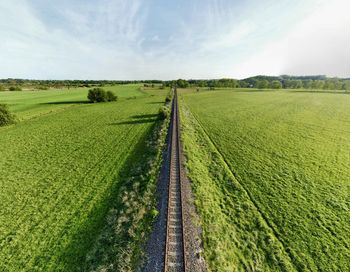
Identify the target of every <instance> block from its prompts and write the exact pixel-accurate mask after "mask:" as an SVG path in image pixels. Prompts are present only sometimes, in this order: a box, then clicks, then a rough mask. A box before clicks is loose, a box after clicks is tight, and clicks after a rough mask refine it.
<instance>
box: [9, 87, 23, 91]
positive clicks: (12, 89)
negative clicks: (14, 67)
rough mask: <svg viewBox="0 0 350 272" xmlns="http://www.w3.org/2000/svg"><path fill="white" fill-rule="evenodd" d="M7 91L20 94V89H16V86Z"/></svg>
mask: <svg viewBox="0 0 350 272" xmlns="http://www.w3.org/2000/svg"><path fill="white" fill-rule="evenodd" d="M9 91H11V92H20V91H22V88H21V87H18V86H11V87H10V88H9Z"/></svg>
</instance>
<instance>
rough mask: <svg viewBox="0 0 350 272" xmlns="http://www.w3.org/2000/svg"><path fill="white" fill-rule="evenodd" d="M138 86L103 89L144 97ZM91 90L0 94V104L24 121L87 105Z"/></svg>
mask: <svg viewBox="0 0 350 272" xmlns="http://www.w3.org/2000/svg"><path fill="white" fill-rule="evenodd" d="M140 87H141V85H140V84H127V85H116V86H107V87H104V89H105V90H106V91H112V92H113V93H114V94H115V95H117V96H118V97H119V98H127V97H138V96H142V95H145V93H143V92H142V91H140ZM89 89H91V88H71V89H67V88H65V89H50V90H47V91H42V90H40V91H22V92H18V91H15V92H9V91H7V92H0V101H1V103H6V104H8V105H9V107H10V109H11V111H12V112H13V113H15V114H16V115H17V116H18V118H19V119H21V120H24V119H28V118H32V117H35V116H38V115H42V114H45V113H50V112H52V111H57V110H61V109H63V108H66V107H70V106H73V105H76V104H84V103H88V99H87V94H88V90H89Z"/></svg>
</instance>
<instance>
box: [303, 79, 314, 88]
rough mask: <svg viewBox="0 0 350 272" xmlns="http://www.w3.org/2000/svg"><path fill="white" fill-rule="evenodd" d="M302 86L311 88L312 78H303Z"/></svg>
mask: <svg viewBox="0 0 350 272" xmlns="http://www.w3.org/2000/svg"><path fill="white" fill-rule="evenodd" d="M303 88H304V89H311V88H312V80H311V79H307V80H303Z"/></svg>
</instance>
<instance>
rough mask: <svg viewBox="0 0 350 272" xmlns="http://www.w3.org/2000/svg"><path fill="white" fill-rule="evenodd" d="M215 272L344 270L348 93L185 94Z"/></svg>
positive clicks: (349, 255)
mask: <svg viewBox="0 0 350 272" xmlns="http://www.w3.org/2000/svg"><path fill="white" fill-rule="evenodd" d="M181 97H182V98H181V103H180V104H181V105H182V106H181V117H182V121H183V124H182V125H183V141H184V149H185V153H186V157H187V167H188V170H189V176H190V178H191V179H192V181H193V190H194V194H195V196H196V205H197V208H198V211H199V213H200V215H201V220H202V221H201V224H202V225H203V242H204V254H205V257H206V260H207V262H208V264H209V266H210V268H211V270H212V271H233V270H238V271H349V270H350V219H349V218H350V217H349V215H350V213H349V212H350V167H349V166H350V153H349V150H350V95H349V94H346V93H340V92H339V93H327V92H323V91H320V92H316V91H307V90H298V91H292V90H283V91H260V90H256V91H255V90H251V91H247V90H237V89H236V90H225V91H224V90H220V91H200V92H191V91H183V92H182V95H181Z"/></svg>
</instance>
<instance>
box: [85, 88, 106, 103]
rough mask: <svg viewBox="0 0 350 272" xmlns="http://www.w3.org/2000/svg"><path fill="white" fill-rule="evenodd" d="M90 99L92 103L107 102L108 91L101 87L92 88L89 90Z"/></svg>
mask: <svg viewBox="0 0 350 272" xmlns="http://www.w3.org/2000/svg"><path fill="white" fill-rule="evenodd" d="M88 99H89V100H90V102H92V103H98V102H106V101H107V97H106V92H105V90H103V89H101V88H94V89H91V90H89V93H88Z"/></svg>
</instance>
